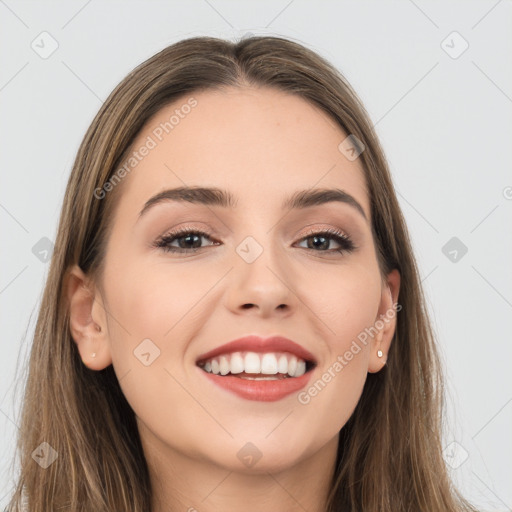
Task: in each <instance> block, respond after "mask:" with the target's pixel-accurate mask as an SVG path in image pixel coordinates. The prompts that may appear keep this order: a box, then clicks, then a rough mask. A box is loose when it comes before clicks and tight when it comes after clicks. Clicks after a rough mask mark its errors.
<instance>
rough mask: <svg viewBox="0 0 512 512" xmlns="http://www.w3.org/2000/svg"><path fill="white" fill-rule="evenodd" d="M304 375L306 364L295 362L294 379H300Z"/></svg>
mask: <svg viewBox="0 0 512 512" xmlns="http://www.w3.org/2000/svg"><path fill="white" fill-rule="evenodd" d="M305 373H306V362H305V361H298V362H297V369H296V370H295V375H294V377H300V376H301V375H304V374H305Z"/></svg>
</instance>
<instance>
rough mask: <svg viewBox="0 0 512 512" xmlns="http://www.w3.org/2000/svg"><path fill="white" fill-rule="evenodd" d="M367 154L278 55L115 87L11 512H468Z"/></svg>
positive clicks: (406, 279)
mask: <svg viewBox="0 0 512 512" xmlns="http://www.w3.org/2000/svg"><path fill="white" fill-rule="evenodd" d="M441 393H442V380H441V374H440V369H439V359H438V354H437V351H436V347H435V343H434V340H433V335H432V331H431V327H430V324H429V320H428V316H427V312H426V309H425V306H424V300H423V295H422V290H421V286H420V281H419V278H418V272H417V268H416V263H415V260H414V257H413V254H412V250H411V245H410V241H409V237H408V234H407V229H406V226H405V223H404V220H403V217H402V214H401V212H400V208H399V205H398V202H397V199H396V195H395V192H394V189H393V185H392V182H391V178H390V174H389V170H388V166H387V163H386V160H385V157H384V155H383V152H382V149H381V147H380V145H379V142H378V140H377V138H376V136H375V133H374V131H373V129H372V126H371V123H370V121H369V119H368V116H367V114H366V113H365V110H364V108H363V106H362V105H361V103H360V101H359V100H358V98H357V96H356V94H355V93H354V92H353V90H352V89H351V87H350V86H349V85H348V84H347V82H346V81H345V80H344V78H343V77H342V76H341V75H340V74H339V72H338V71H336V69H334V68H333V67H332V66H331V65H330V64H329V63H327V62H326V61H325V60H324V59H322V58H321V57H319V56H318V55H316V54H315V53H313V52H312V51H310V50H308V49H306V48H304V47H303V46H301V45H300V44H297V43H295V42H292V41H289V40H285V39H282V38H278V37H251V38H248V39H244V40H242V41H240V42H238V43H231V42H227V41H223V40H220V39H215V38H209V37H197V38H192V39H188V40H184V41H181V42H178V43H177V44H174V45H171V46H169V47H168V48H166V49H164V50H163V51H161V52H160V53H158V54H157V55H155V56H154V57H152V58H150V59H149V60H147V61H146V62H144V63H143V64H141V65H140V66H138V67H137V68H136V69H135V70H134V71H133V72H132V73H130V74H129V75H128V76H127V77H126V78H125V79H124V80H123V81H122V82H121V83H120V84H119V86H118V87H117V88H116V89H115V90H114V91H113V93H112V94H111V95H110V97H109V98H108V99H107V101H106V102H105V103H104V105H103V106H102V108H101V109H100V111H99V113H98V114H97V116H96V118H95V119H94V121H93V122H92V124H91V126H90V128H89V130H88V132H87V133H86V135H85V138H84V140H83V142H82V145H81V147H80V149H79V151H78V155H77V158H76V162H75V165H74V168H73V171H72V174H71V177H70V180H69V183H68V187H67V191H66V195H65V201H64V205H63V210H62V214H61V220H60V225H59V230H58V235H57V240H56V244H55V252H54V255H53V259H52V262H51V268H50V273H49V276H48V282H47V285H46V288H45V293H44V298H43V302H42V306H41V311H40V314H39V319H38V323H37V327H36V332H35V337H34V344H33V349H32V354H31V359H30V371H29V378H28V383H27V389H26V395H25V401H24V406H23V421H22V425H21V432H20V438H19V451H20V456H21V457H20V462H21V474H20V478H19V483H18V487H17V490H16V493H15V496H14V497H13V500H12V503H11V506H10V508H9V510H21V503H22V502H23V501H25V502H26V503H27V504H28V509H29V510H30V511H31V512H39V511H45V512H46V511H49V510H73V511H75V510H83V511H91V510H95V511H121V510H122V511H151V512H163V511H175V510H189V511H194V510H197V511H199V512H203V511H213V510H215V511H221V510H222V511H227V510H248V511H252V512H255V511H260V510H261V511H263V510H265V511H266V510H286V511H294V510H309V511H311V512H313V511H318V512H320V511H322V512H324V511H330V512H331V511H359V512H360V511H364V512H370V511H372V512H373V511H374V512H377V511H379V512H383V511H389V512H398V511H404V512H405V511H429V512H435V511H438V512H441V511H443V512H446V511H462V510H464V511H470V510H473V509H472V508H471V506H470V505H469V504H468V503H467V502H465V501H464V500H463V499H462V498H461V497H460V496H459V495H458V493H457V492H456V491H454V490H453V488H452V485H451V483H450V481H449V477H448V475H447V471H446V469H445V465H444V461H443V458H442V453H441V451H442V445H441V430H440V429H441V408H442V394H441Z"/></svg>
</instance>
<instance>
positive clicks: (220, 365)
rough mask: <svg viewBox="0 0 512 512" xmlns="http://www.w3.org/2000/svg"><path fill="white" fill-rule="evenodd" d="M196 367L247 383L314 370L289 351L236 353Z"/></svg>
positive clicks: (281, 377) (206, 361)
mask: <svg viewBox="0 0 512 512" xmlns="http://www.w3.org/2000/svg"><path fill="white" fill-rule="evenodd" d="M197 366H199V368H201V369H202V370H204V371H205V372H206V373H210V374H213V375H219V376H221V377H224V376H234V377H238V378H239V379H245V380H283V379H293V378H297V377H302V375H304V374H305V373H307V372H309V371H311V370H312V369H313V368H314V367H315V363H314V362H313V361H309V360H308V361H306V360H304V359H302V358H300V357H297V356H296V355H294V354H290V353H286V352H265V353H258V352H250V351H244V352H233V353H230V354H222V355H220V356H217V357H212V358H208V359H204V360H201V361H198V363H197Z"/></svg>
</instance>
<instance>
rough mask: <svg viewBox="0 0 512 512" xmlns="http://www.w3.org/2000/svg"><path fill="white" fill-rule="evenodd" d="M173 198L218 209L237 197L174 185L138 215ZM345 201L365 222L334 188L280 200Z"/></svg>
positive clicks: (306, 203)
mask: <svg viewBox="0 0 512 512" xmlns="http://www.w3.org/2000/svg"><path fill="white" fill-rule="evenodd" d="M167 201H177V202H186V203H193V204H202V205H206V206H220V207H222V208H236V205H237V200H236V198H235V196H233V194H231V192H229V191H227V190H223V189H220V188H217V187H178V188H172V189H167V190H164V191H162V192H159V193H158V194H156V195H154V196H153V197H151V198H150V199H149V200H148V201H146V203H145V204H144V207H143V208H142V210H141V211H140V213H139V218H140V217H142V216H143V215H144V214H145V213H146V212H147V211H148V210H149V209H150V208H152V207H153V206H155V205H157V204H160V203H163V202H167ZM332 202H338V203H345V204H348V205H349V206H352V207H353V208H354V209H355V210H357V211H358V212H359V213H360V214H361V215H362V216H363V217H364V219H365V220H366V221H368V218H367V216H366V213H365V211H364V209H363V207H362V206H361V204H360V203H359V202H358V201H357V200H356V199H355V198H354V197H353V196H351V195H350V194H348V193H347V192H345V191H344V190H341V189H338V188H315V189H309V190H299V191H297V192H294V193H293V194H292V195H291V196H290V197H289V198H288V199H286V200H285V201H284V203H283V209H304V208H309V207H312V206H318V205H322V204H326V203H332Z"/></svg>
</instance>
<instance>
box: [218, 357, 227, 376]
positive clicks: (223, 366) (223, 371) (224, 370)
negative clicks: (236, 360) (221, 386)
mask: <svg viewBox="0 0 512 512" xmlns="http://www.w3.org/2000/svg"><path fill="white" fill-rule="evenodd" d="M219 369H220V374H221V375H227V374H228V373H229V361H228V358H227V357H226V356H220V359H219Z"/></svg>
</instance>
